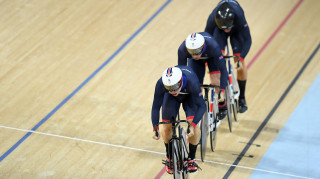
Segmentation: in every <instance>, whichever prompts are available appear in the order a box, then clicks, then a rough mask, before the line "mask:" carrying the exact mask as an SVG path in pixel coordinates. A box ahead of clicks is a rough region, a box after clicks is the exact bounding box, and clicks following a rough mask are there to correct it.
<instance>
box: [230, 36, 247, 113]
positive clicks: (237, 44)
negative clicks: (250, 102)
mask: <svg viewBox="0 0 320 179" xmlns="http://www.w3.org/2000/svg"><path fill="white" fill-rule="evenodd" d="M242 40H243V38H242V37H241V36H240V35H238V34H235V35H234V36H232V37H230V42H231V46H232V50H233V54H234V55H240V52H241V41H242ZM240 67H241V68H239V69H238V70H237V80H238V84H239V88H240V96H239V112H240V113H243V112H245V111H246V110H247V109H248V107H247V104H246V98H245V90H246V83H247V67H246V64H245V61H244V60H241V61H240Z"/></svg>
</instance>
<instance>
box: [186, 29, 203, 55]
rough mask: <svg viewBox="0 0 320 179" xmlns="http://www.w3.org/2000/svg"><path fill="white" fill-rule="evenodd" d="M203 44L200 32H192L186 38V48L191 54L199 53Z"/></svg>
mask: <svg viewBox="0 0 320 179" xmlns="http://www.w3.org/2000/svg"><path fill="white" fill-rule="evenodd" d="M204 46H205V44H204V37H203V36H202V35H201V34H198V33H192V34H190V35H188V37H187V38H186V48H187V50H188V52H189V53H190V54H191V55H200V54H201V53H202V52H203V49H204Z"/></svg>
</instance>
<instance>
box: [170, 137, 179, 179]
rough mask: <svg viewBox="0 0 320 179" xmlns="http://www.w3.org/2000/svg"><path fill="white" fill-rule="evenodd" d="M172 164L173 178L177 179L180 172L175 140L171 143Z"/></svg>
mask: <svg viewBox="0 0 320 179" xmlns="http://www.w3.org/2000/svg"><path fill="white" fill-rule="evenodd" d="M171 146H172V148H171V149H172V163H173V178H175V179H179V178H180V172H179V166H178V165H179V163H178V161H179V155H178V154H179V153H178V143H177V141H176V140H173V141H172V145H171Z"/></svg>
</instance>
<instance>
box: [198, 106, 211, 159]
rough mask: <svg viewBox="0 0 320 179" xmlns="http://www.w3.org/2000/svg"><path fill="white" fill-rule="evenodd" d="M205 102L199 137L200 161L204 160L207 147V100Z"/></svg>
mask: <svg viewBox="0 0 320 179" xmlns="http://www.w3.org/2000/svg"><path fill="white" fill-rule="evenodd" d="M205 103H206V111H205V113H204V115H203V117H202V119H201V139H200V147H201V150H200V153H201V161H204V159H205V156H206V147H207V137H208V107H209V106H208V105H209V104H208V101H205Z"/></svg>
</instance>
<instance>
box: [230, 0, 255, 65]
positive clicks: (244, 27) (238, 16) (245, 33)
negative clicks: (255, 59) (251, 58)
mask: <svg viewBox="0 0 320 179" xmlns="http://www.w3.org/2000/svg"><path fill="white" fill-rule="evenodd" d="M235 23H236V26H237V30H238V35H239V36H241V38H239V39H242V40H240V43H241V44H240V45H241V49H242V50H241V53H240V54H234V55H236V56H240V60H241V61H243V59H244V58H245V57H246V56H247V54H248V52H249V50H250V47H251V44H252V39H251V34H250V29H249V26H248V23H247V20H246V18H245V15H244V12H243V10H242V8H241V7H240V6H238V8H235Z"/></svg>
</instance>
